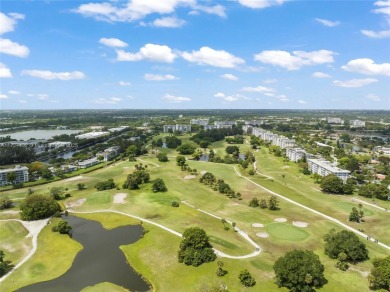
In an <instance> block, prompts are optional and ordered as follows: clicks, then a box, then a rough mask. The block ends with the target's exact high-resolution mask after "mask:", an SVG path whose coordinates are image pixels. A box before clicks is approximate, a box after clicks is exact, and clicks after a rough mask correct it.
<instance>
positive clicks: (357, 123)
mask: <svg viewBox="0 0 390 292" xmlns="http://www.w3.org/2000/svg"><path fill="white" fill-rule="evenodd" d="M349 124H350V126H351V128H364V127H365V126H366V122H364V121H361V120H350V121H349Z"/></svg>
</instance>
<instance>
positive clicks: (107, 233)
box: [18, 216, 150, 292]
mask: <svg viewBox="0 0 390 292" xmlns="http://www.w3.org/2000/svg"><path fill="white" fill-rule="evenodd" d="M64 219H65V220H66V221H68V223H69V224H70V225H71V226H72V238H73V239H74V240H76V241H78V242H79V243H80V244H82V246H83V249H82V250H81V251H80V252H79V253H78V254H77V255H76V258H75V259H74V261H73V264H72V266H71V268H70V269H69V270H68V271H67V272H66V273H65V274H63V275H62V276H60V277H58V278H56V279H53V280H50V281H45V282H40V283H36V284H32V285H29V286H25V287H23V288H21V289H19V290H18V291H23V292H42V291H56V292H62V291H64V292H65V291H80V290H82V289H83V288H85V287H87V286H93V285H96V284H98V283H101V282H110V283H113V284H115V285H118V286H121V287H124V288H125V289H128V290H130V291H149V290H150V287H149V285H148V283H146V282H145V281H144V280H143V279H142V278H141V276H140V275H138V274H137V273H136V272H135V271H134V270H133V269H132V268H131V266H130V265H129V264H128V263H127V260H126V257H125V255H124V254H123V252H122V251H121V250H120V249H119V246H120V245H127V244H131V243H134V242H136V241H137V240H139V239H140V238H141V236H142V234H143V228H142V226H141V225H127V226H121V227H117V228H115V229H112V230H106V229H104V228H103V226H102V225H101V224H100V223H99V222H97V221H92V220H87V219H84V218H80V217H76V216H67V217H65V218H64ZM64 236H66V235H64ZM54 256H55V255H54Z"/></svg>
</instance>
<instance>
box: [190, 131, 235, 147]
mask: <svg viewBox="0 0 390 292" xmlns="http://www.w3.org/2000/svg"><path fill="white" fill-rule="evenodd" d="M235 135H242V129H241V127H235V126H233V127H232V128H231V129H227V128H226V129H212V130H208V131H200V132H199V133H197V134H195V135H194V136H192V137H191V138H190V140H192V141H194V142H195V143H196V144H198V145H199V146H200V147H201V148H207V147H208V146H209V145H210V144H211V143H213V142H217V141H222V140H223V139H225V137H226V136H235Z"/></svg>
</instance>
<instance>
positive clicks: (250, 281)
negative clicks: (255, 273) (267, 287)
mask: <svg viewBox="0 0 390 292" xmlns="http://www.w3.org/2000/svg"><path fill="white" fill-rule="evenodd" d="M238 278H239V279H240V282H241V284H242V285H244V286H245V287H252V286H255V285H256V281H255V279H254V278H253V277H252V275H251V274H250V273H249V272H248V270H246V269H245V270H243V271H241V272H240V274H239V275H238Z"/></svg>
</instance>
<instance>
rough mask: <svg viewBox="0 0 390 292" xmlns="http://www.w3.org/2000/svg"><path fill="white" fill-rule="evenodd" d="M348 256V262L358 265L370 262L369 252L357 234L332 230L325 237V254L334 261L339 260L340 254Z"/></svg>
mask: <svg viewBox="0 0 390 292" xmlns="http://www.w3.org/2000/svg"><path fill="white" fill-rule="evenodd" d="M342 252H343V253H345V254H346V255H347V259H346V261H348V262H351V263H358V262H362V261H365V260H368V258H369V257H368V250H367V248H366V245H365V244H364V243H362V242H361V241H360V240H359V238H358V237H357V236H356V234H355V233H353V232H352V231H347V230H342V231H340V232H337V233H336V231H335V230H334V229H332V230H331V231H330V232H329V233H328V234H326V235H325V254H326V255H328V256H329V257H330V258H332V259H337V258H338V256H339V254H340V253H342Z"/></svg>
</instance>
